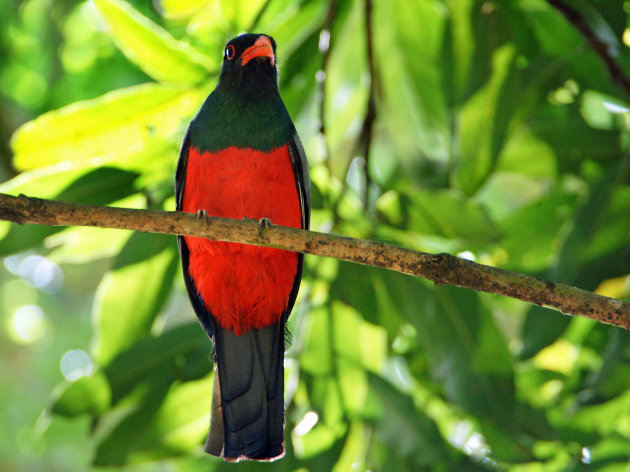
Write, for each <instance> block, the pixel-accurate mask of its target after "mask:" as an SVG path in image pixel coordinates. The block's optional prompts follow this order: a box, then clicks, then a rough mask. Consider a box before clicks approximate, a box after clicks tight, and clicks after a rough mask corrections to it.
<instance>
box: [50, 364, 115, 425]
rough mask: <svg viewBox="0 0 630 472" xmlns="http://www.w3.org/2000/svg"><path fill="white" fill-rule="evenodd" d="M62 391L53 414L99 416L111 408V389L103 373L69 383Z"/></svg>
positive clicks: (53, 408) (54, 405)
mask: <svg viewBox="0 0 630 472" xmlns="http://www.w3.org/2000/svg"><path fill="white" fill-rule="evenodd" d="M60 390H61V393H60V394H59V398H58V399H57V400H56V401H55V402H54V403H53V405H52V412H53V413H54V414H57V415H63V416H77V415H81V414H85V413H89V414H91V415H98V414H100V413H102V412H104V411H105V410H107V408H109V406H110V402H111V389H110V386H109V383H108V382H107V379H106V377H105V376H104V375H103V374H102V373H101V372H98V373H96V374H93V375H90V376H88V377H81V378H80V379H78V380H75V381H74V382H68V383H67V384H64V385H62V386H61V388H60Z"/></svg>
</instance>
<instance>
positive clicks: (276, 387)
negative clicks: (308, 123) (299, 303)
mask: <svg viewBox="0 0 630 472" xmlns="http://www.w3.org/2000/svg"><path fill="white" fill-rule="evenodd" d="M175 193H176V201H177V209H178V210H181V211H184V212H188V213H197V214H198V215H204V216H205V215H213V216H220V217H227V218H243V217H246V218H256V219H258V220H259V221H261V222H263V221H264V222H268V221H269V220H271V222H273V223H274V224H277V225H282V226H291V227H294V228H304V229H308V227H309V218H310V180H309V173H308V164H307V161H306V157H305V155H304V150H303V148H302V144H301V143H300V139H299V137H298V135H297V132H296V130H295V126H294V125H293V123H292V121H291V118H290V117H289V113H288V112H287V109H286V107H285V105H284V103H283V102H282V99H281V98H280V93H279V91H278V71H277V67H276V43H275V41H274V40H273V38H271V37H270V36H267V35H263V34H243V35H241V36H238V37H236V38H234V39H232V40H231V41H230V42H228V43H227V45H226V46H225V50H224V54H223V65H222V69H221V74H220V77H219V81H218V84H217V86H216V88H215V90H214V91H213V92H212V93H211V94H210V95H209V96H208V98H207V99H206V101H205V102H204V104H203V106H202V107H201V110H200V111H199V113H198V115H197V116H196V117H195V118H194V120H193V121H192V122H191V123H190V126H189V127H188V131H187V133H186V136H185V138H184V141H183V144H182V148H181V153H180V158H179V163H178V166H177V172H176V176H175ZM178 243H179V250H180V254H181V259H182V267H183V273H184V279H185V285H186V288H187V290H188V295H189V297H190V300H191V302H192V305H193V307H194V310H195V312H196V314H197V317H198V318H199V321H200V322H201V325H202V326H203V328H204V329H205V331H206V333H207V334H208V336H210V338H211V339H212V341H213V343H214V353H215V357H214V359H215V377H214V379H215V380H214V391H213V398H212V407H211V422H210V432H209V434H208V438H207V440H206V444H205V450H206V452H208V453H210V454H213V455H216V456H220V457H223V458H224V459H225V460H229V461H238V460H242V459H250V460H261V461H268V460H273V459H277V458H280V457H282V456H283V455H284V450H285V449H284V367H283V362H284V349H285V344H284V329H285V324H286V322H287V318H288V317H289V314H290V313H291V309H292V308H293V305H294V303H295V298H296V296H297V293H298V288H299V285H300V280H301V278H302V264H303V255H302V254H298V253H295V252H289V251H283V250H279V249H272V248H265V247H259V246H252V245H246V244H238V243H229V242H219V241H211V240H208V239H203V238H195V237H189V236H179V237H178Z"/></svg>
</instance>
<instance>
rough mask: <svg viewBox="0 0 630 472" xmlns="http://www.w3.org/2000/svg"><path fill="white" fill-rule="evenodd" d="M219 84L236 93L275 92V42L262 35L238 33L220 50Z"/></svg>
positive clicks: (276, 72) (276, 86)
mask: <svg viewBox="0 0 630 472" xmlns="http://www.w3.org/2000/svg"><path fill="white" fill-rule="evenodd" d="M219 87H221V88H224V89H225V90H230V91H232V92H235V93H238V94H239V95H252V94H253V95H258V94H268V93H270V92H271V93H273V92H277V90H278V70H277V68H276V42H275V41H274V40H273V38H272V37H271V36H267V35H265V34H242V35H240V36H237V37H236V38H234V39H232V40H231V41H229V42H228V43H227V44H226V46H225V49H224V51H223V67H222V69H221V76H220V77H219Z"/></svg>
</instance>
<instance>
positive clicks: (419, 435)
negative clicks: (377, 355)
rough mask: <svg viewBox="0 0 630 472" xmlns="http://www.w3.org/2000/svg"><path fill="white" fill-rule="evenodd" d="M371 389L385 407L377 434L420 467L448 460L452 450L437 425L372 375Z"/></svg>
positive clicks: (411, 402) (401, 395)
mask: <svg viewBox="0 0 630 472" xmlns="http://www.w3.org/2000/svg"><path fill="white" fill-rule="evenodd" d="M368 380H369V383H370V387H371V388H372V389H373V391H374V392H376V394H377V396H378V398H379V400H380V403H381V406H382V408H383V412H382V416H381V418H380V419H379V420H378V421H377V428H378V429H377V434H378V435H379V436H382V439H383V441H384V442H386V443H387V444H389V445H390V446H391V447H392V449H394V450H395V451H396V452H397V453H398V454H400V455H401V456H403V457H410V458H413V461H414V462H415V463H416V464H417V465H418V466H421V467H422V466H426V465H428V464H433V463H435V462H438V461H440V460H444V459H446V458H447V457H448V456H449V454H450V453H451V452H452V451H451V446H449V445H448V444H447V443H445V441H444V440H443V439H442V436H441V435H440V432H439V430H438V428H437V426H436V424H435V422H434V421H433V420H432V419H431V418H430V417H428V416H427V415H426V414H425V413H424V412H423V411H421V410H419V409H417V408H416V406H415V405H414V404H413V401H412V399H411V398H410V397H409V396H406V395H404V394H403V393H402V392H400V391H399V390H397V389H396V388H394V387H393V386H392V385H391V384H390V383H388V382H386V381H385V380H383V379H382V378H381V377H379V376H377V375H375V374H369V375H368Z"/></svg>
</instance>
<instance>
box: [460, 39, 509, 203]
mask: <svg viewBox="0 0 630 472" xmlns="http://www.w3.org/2000/svg"><path fill="white" fill-rule="evenodd" d="M515 55H516V51H515V49H514V47H513V46H511V45H505V46H502V47H501V48H499V49H497V50H496V51H495V52H494V55H493V57H492V76H491V77H490V79H489V80H488V83H487V84H486V85H485V86H484V87H483V88H482V89H481V90H479V91H478V92H477V93H475V95H473V96H472V97H471V98H470V99H469V100H468V101H467V102H466V103H465V104H464V106H463V108H462V110H461V113H460V120H461V121H460V122H461V125H460V130H459V144H460V145H459V163H458V165H457V167H456V169H455V172H454V175H453V177H454V179H455V182H456V183H457V186H458V187H459V188H460V189H462V191H463V192H464V193H466V194H468V195H471V194H473V193H474V192H475V191H476V190H477V189H478V188H479V186H480V185H481V183H482V182H483V181H484V180H485V179H486V177H487V176H488V174H489V173H490V172H491V171H492V170H493V168H494V166H495V164H496V161H497V158H498V155H499V152H500V150H501V148H502V146H503V140H504V139H505V133H506V127H507V120H508V116H505V115H506V114H507V110H508V109H509V108H510V106H512V102H511V101H510V100H505V97H503V94H504V93H505V90H506V89H507V87H508V86H509V85H510V80H511V77H510V75H511V72H512V69H513V68H514V58H515Z"/></svg>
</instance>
